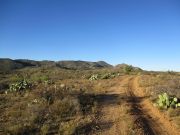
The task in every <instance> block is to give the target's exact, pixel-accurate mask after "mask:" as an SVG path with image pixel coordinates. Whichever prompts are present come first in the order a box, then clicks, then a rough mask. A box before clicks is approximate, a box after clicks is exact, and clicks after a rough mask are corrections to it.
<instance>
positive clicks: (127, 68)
mask: <svg viewBox="0 0 180 135" xmlns="http://www.w3.org/2000/svg"><path fill="white" fill-rule="evenodd" d="M132 71H133V66H131V65H127V66H125V67H124V72H125V73H126V74H129V73H130V72H132Z"/></svg>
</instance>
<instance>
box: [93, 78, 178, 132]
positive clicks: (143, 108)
mask: <svg viewBox="0 0 180 135" xmlns="http://www.w3.org/2000/svg"><path fill="white" fill-rule="evenodd" d="M138 79H139V78H138V77H132V76H127V77H125V78H124V79H121V80H117V85H116V86H114V87H113V88H111V89H110V90H109V92H108V93H107V94H106V96H104V98H103V99H101V100H102V101H101V105H100V110H101V111H100V116H99V119H98V120H97V121H98V124H97V125H98V127H99V130H98V131H97V132H94V133H93V134H102V135H126V134H134V135H178V134H179V132H178V130H177V129H175V127H174V125H173V123H171V122H170V121H169V119H168V118H167V117H166V116H165V115H164V114H162V113H161V112H160V111H159V110H158V109H157V108H155V107H153V105H152V103H151V102H150V101H149V99H148V97H145V95H144V93H143V90H142V89H141V88H140V87H139V86H138Z"/></svg>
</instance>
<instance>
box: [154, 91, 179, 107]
mask: <svg viewBox="0 0 180 135" xmlns="http://www.w3.org/2000/svg"><path fill="white" fill-rule="evenodd" d="M157 105H158V106H159V107H160V108H165V109H167V108H170V107H171V108H177V107H180V102H179V101H178V98H177V97H174V96H169V95H168V94H167V93H163V94H160V95H159V96H158V100H157Z"/></svg>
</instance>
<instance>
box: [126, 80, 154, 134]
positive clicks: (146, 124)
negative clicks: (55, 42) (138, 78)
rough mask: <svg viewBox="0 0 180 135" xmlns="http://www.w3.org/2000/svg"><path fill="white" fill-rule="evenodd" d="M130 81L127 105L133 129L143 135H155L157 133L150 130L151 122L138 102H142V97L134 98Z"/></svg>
mask: <svg viewBox="0 0 180 135" xmlns="http://www.w3.org/2000/svg"><path fill="white" fill-rule="evenodd" d="M132 81H133V80H132V79H130V81H129V85H128V91H127V94H128V103H129V104H130V107H131V109H130V114H131V115H132V116H133V118H134V125H133V129H134V130H136V131H138V132H140V134H143V135H156V134H157V133H156V132H155V131H154V130H153V128H152V126H151V125H152V124H151V123H152V122H151V120H150V119H148V118H147V116H146V114H145V112H144V111H143V109H142V108H141V105H140V102H141V100H143V98H142V97H136V96H135V95H134V93H133V88H132V84H131V83H132Z"/></svg>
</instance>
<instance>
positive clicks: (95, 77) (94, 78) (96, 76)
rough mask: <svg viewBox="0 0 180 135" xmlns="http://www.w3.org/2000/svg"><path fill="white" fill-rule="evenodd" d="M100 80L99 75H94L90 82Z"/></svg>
mask: <svg viewBox="0 0 180 135" xmlns="http://www.w3.org/2000/svg"><path fill="white" fill-rule="evenodd" d="M98 79H99V75H98V74H95V75H92V76H91V77H90V78H89V80H90V81H93V80H98Z"/></svg>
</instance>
